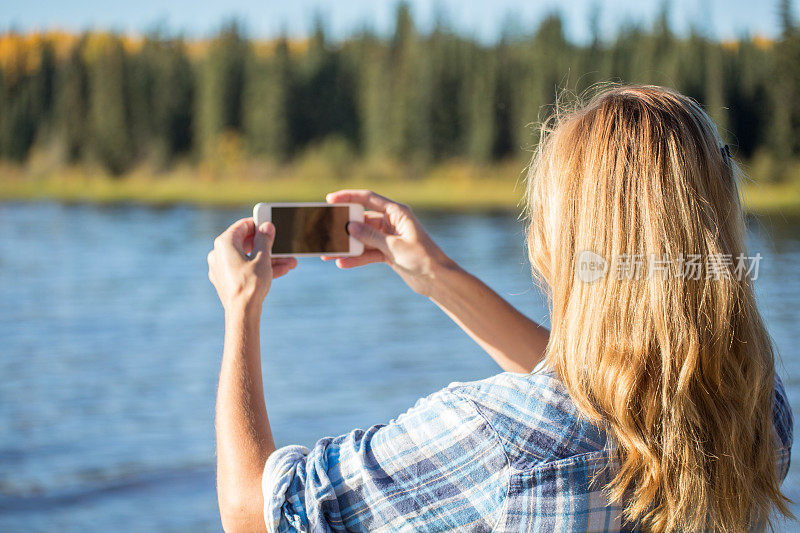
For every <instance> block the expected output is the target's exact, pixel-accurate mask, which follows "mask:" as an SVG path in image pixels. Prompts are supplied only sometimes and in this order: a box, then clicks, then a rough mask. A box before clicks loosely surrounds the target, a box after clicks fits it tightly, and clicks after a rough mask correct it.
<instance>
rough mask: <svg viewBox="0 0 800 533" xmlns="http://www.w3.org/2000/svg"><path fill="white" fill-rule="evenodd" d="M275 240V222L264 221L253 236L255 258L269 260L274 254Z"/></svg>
mask: <svg viewBox="0 0 800 533" xmlns="http://www.w3.org/2000/svg"><path fill="white" fill-rule="evenodd" d="M274 241H275V224H273V223H272V222H264V223H263V224H261V225H260V226H259V227H258V229H257V230H256V235H255V237H253V259H255V260H256V261H261V260H263V259H266V260H267V261H269V259H270V255H271V254H272V243H273V242H274Z"/></svg>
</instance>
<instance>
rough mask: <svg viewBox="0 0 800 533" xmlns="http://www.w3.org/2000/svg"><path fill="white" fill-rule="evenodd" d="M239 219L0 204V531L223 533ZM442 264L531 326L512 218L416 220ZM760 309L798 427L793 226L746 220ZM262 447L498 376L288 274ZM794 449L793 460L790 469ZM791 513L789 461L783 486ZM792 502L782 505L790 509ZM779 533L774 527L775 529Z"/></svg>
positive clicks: (435, 328) (463, 340)
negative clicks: (229, 293) (228, 338)
mask: <svg viewBox="0 0 800 533" xmlns="http://www.w3.org/2000/svg"><path fill="white" fill-rule="evenodd" d="M247 215H248V210H247V209H239V210H216V209H202V208H194V207H172V208H163V209H159V208H147V207H141V206H108V207H102V206H99V207H98V206H85V205H61V204H51V203H39V204H0V531H110V530H113V531H139V530H151V531H152V530H157V531H174V532H178V531H193V532H194V531H219V530H220V526H219V516H218V512H217V504H216V494H215V489H214V473H213V468H214V433H213V417H214V395H215V388H216V381H217V373H218V371H219V362H220V353H221V347H222V327H223V322H222V310H221V307H220V305H219V302H218V300H217V298H216V295H215V294H214V291H213V288H212V287H211V285H210V284H209V282H208V279H207V277H206V273H207V267H206V253H207V252H208V250H209V249H210V247H211V243H212V240H213V238H214V237H215V236H216V235H217V234H218V233H219V232H220V231H222V230H223V229H224V228H225V227H226V226H227V225H228V224H229V223H230V222H232V221H233V220H235V219H236V218H239V217H242V216H247ZM420 218H421V219H422V220H423V222H424V223H425V224H426V226H427V227H428V229H429V230H430V232H431V233H432V234H433V236H434V237H435V238H436V239H437V241H438V242H439V243H440V244H441V246H442V247H443V248H444V249H445V251H446V252H448V253H449V254H450V255H451V256H452V257H453V258H455V259H456V260H458V261H459V262H460V263H461V264H462V265H464V266H465V267H466V268H468V269H469V270H471V271H472V272H473V273H474V274H476V275H478V276H479V277H481V278H482V279H483V280H484V281H486V282H487V283H488V284H489V285H490V286H492V287H493V288H494V289H495V290H497V291H498V292H499V293H500V294H501V295H503V296H504V297H506V298H507V299H508V300H509V301H510V302H511V303H512V304H513V305H515V306H517V307H518V308H520V309H521V310H523V311H524V312H526V313H528V314H529V315H530V316H531V317H532V318H534V319H536V320H539V321H544V322H545V323H547V316H546V307H545V305H544V301H543V298H542V297H541V295H540V294H539V293H538V292H537V291H536V290H535V289H533V287H532V284H531V279H530V274H529V268H528V265H527V263H526V259H525V252H524V248H523V234H522V226H521V224H520V223H519V222H518V221H517V220H516V218H515V217H514V216H513V215H512V214H493V215H487V214H452V213H422V214H421V215H420ZM749 229H750V247H751V251H752V252H760V253H761V254H762V256H764V259H763V260H762V262H761V265H760V277H759V280H758V282H757V287H758V294H759V298H760V305H761V309H762V311H763V313H764V315H765V317H766V320H767V324H768V326H769V329H770V331H771V333H772V335H773V336H774V338H775V341H776V344H777V346H778V350H779V352H780V355H781V357H782V363H779V373H780V374H781V376H782V377H783V378H784V382H785V384H786V386H787V389H788V393H789V398H790V401H791V402H792V406H793V408H794V412H795V413H796V414H798V413H800V343H798V342H797V340H796V338H795V331H796V328H797V325H798V323H799V322H800V279H799V278H798V265H799V264H800V221H787V220H784V219H782V218H780V217H773V218H762V219H753V220H751V221H750V223H749ZM262 327H263V334H262V337H263V339H262V342H263V346H262V353H263V361H264V364H263V365H264V380H265V390H266V394H267V404H268V407H269V414H270V420H271V421H272V424H273V431H274V434H275V438H276V440H277V441H278V445H284V444H292V443H300V444H306V445H310V444H312V443H313V442H314V441H315V440H317V439H318V438H320V437H323V436H326V435H337V434H340V433H343V432H346V431H348V430H350V429H352V428H354V427H365V426H369V425H372V424H375V423H380V422H386V421H388V420H389V419H391V418H393V417H394V416H396V415H397V414H399V413H401V412H403V411H405V410H406V409H407V408H408V407H410V406H411V405H412V404H413V403H414V401H415V400H416V399H418V398H420V397H422V396H424V395H427V394H430V393H432V392H434V391H436V390H438V389H439V388H441V387H443V386H445V385H447V384H448V383H450V382H451V381H467V380H473V379H481V378H484V377H487V376H490V375H493V374H495V373H497V372H499V369H498V367H496V366H495V364H494V363H493V362H492V361H491V360H490V359H489V357H488V356H486V355H485V354H484V353H483V352H482V351H481V350H480V349H479V348H478V347H477V346H476V345H474V344H473V343H472V342H471V341H470V340H469V339H468V338H467V337H466V336H465V335H464V334H463V333H462V332H461V331H460V330H459V329H458V328H457V327H456V326H455V325H454V324H453V323H451V322H450V321H449V319H447V318H446V317H445V316H444V315H443V314H442V313H441V312H440V311H439V310H438V308H436V307H435V306H434V305H433V304H432V303H430V302H429V301H427V300H425V299H424V298H421V297H419V296H417V295H415V294H413V293H412V292H411V291H410V290H408V289H407V288H406V287H405V285H403V283H402V282H401V281H400V280H399V279H398V278H397V277H396V276H395V275H394V273H393V272H392V271H391V270H390V269H389V268H388V267H386V266H384V265H378V266H372V267H368V268H363V269H356V270H352V271H339V270H338V269H336V267H335V266H334V265H332V264H327V263H322V262H321V261H319V260H317V259H306V260H303V261H301V263H300V266H299V267H298V268H297V269H296V270H295V271H293V272H291V273H290V275H288V276H286V277H285V278H281V279H279V280H277V281H276V282H275V283H274V284H273V288H272V292H271V293H270V295H269V296H268V300H267V303H266V305H265V308H264V316H263V320H262ZM796 452H797V447H795V454H794V455H795V457H798V456H797V454H796ZM784 488H785V489H786V492H787V493H788V495H789V496H790V497H791V498H793V499H795V500H797V501H800V466H798V462H797V461H796V462H795V464H794V465H793V466H792V469H791V471H790V473H789V478H788V479H787V481H786V482H785V484H784ZM798 511H800V507H795V512H796V513H798ZM786 529H789V527H786Z"/></svg>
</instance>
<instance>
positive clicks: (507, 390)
mask: <svg viewBox="0 0 800 533" xmlns="http://www.w3.org/2000/svg"><path fill="white" fill-rule="evenodd" d="M447 390H448V391H449V392H450V393H452V394H455V395H458V396H460V397H462V398H465V399H467V400H469V401H470V402H472V403H473V404H474V405H475V408H476V409H477V410H478V412H480V414H481V415H482V416H483V417H484V418H485V419H486V421H487V422H488V423H489V425H490V426H491V427H492V428H493V429H494V431H495V432H496V433H497V436H498V438H499V439H500V441H501V442H502V443H503V446H504V448H505V449H506V453H507V455H508V456H509V459H510V461H511V463H512V465H513V466H514V467H515V468H517V469H520V470H527V469H529V468H533V467H535V466H538V465H540V464H543V463H546V462H549V461H556V460H560V459H565V458H567V457H571V456H574V455H579V454H584V453H590V452H596V451H602V450H603V449H604V446H605V445H606V435H605V432H603V431H602V430H601V429H599V428H597V427H596V426H594V425H593V424H591V423H590V422H588V421H587V420H586V419H585V418H583V417H581V416H580V413H579V411H578V409H577V407H576V406H575V404H574V403H573V402H572V400H571V399H570V397H569V394H568V393H567V390H566V388H565V387H564V385H563V383H562V382H561V380H560V379H559V378H558V376H557V375H556V374H555V373H553V372H552V371H550V370H548V369H546V368H540V369H537V370H535V371H534V372H531V373H530V374H519V373H513V372H505V373H502V374H498V375H496V376H492V377H490V378H487V379H483V380H480V381H473V382H465V383H451V384H450V386H448V387H447Z"/></svg>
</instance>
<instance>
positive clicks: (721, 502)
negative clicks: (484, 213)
mask: <svg viewBox="0 0 800 533" xmlns="http://www.w3.org/2000/svg"><path fill="white" fill-rule="evenodd" d="M557 109H558V106H557ZM720 147H721V141H720V138H719V135H718V133H717V130H716V127H715V126H714V124H713V122H712V121H711V119H710V118H709V117H708V115H707V114H706V113H705V112H704V111H703V109H702V108H701V107H700V106H699V105H698V104H697V103H696V102H695V101H694V100H692V99H691V98H688V97H686V96H683V95H681V94H679V93H677V92H675V91H672V90H670V89H665V88H662V87H656V86H621V87H612V88H610V89H606V90H604V91H603V92H601V93H600V94H598V95H597V96H595V97H594V98H593V99H592V100H591V101H590V102H589V103H588V104H587V105H585V106H575V107H574V108H573V109H572V110H570V111H564V110H563V109H560V110H557V111H556V113H555V114H554V115H553V116H552V117H551V118H550V119H548V120H547V121H546V122H545V123H544V124H543V126H542V129H541V137H540V141H539V145H538V148H537V149H536V152H535V155H534V158H533V162H532V164H531V167H530V169H529V173H528V192H527V200H528V216H529V227H528V248H529V255H530V259H531V263H532V265H533V269H534V273H535V275H536V276H537V277H538V278H539V279H540V280H542V281H543V282H544V286H545V288H546V290H547V293H548V296H549V303H550V307H551V309H550V311H551V321H552V331H551V336H550V342H549V344H548V347H547V352H546V360H547V362H548V363H549V365H550V366H551V367H552V368H554V369H555V370H556V372H557V373H558V374H559V375H560V377H561V378H562V380H563V381H564V383H565V385H566V388H567V390H568V391H569V394H570V396H571V397H572V399H573V400H574V402H575V403H576V405H577V406H578V408H579V410H580V411H581V412H582V414H584V415H585V416H586V417H588V419H590V420H592V421H595V422H596V423H598V424H601V425H602V427H605V428H606V430H607V433H608V434H609V437H610V442H613V443H614V450H615V451H614V453H615V459H616V461H615V464H616V466H615V470H614V472H615V475H614V478H613V480H612V481H611V483H610V484H609V485H608V487H607V489H608V496H609V498H610V500H612V501H618V502H622V505H623V509H624V511H623V519H624V520H627V521H630V522H635V523H639V524H640V525H642V526H643V527H645V528H646V529H648V530H652V531H675V530H690V531H699V530H715V531H746V530H748V529H750V528H753V527H763V526H765V525H766V524H767V523H771V515H772V510H773V509H774V508H777V509H778V510H779V511H780V512H781V513H783V514H784V515H787V516H790V515H791V513H790V511H789V509H788V507H787V502H788V500H787V499H786V498H785V497H784V496H783V495H782V494H781V492H780V480H779V479H778V474H777V471H776V464H775V459H776V455H775V453H776V449H775V442H774V439H776V438H777V437H776V436H774V429H773V417H772V407H773V405H772V403H773V394H774V354H773V348H772V343H771V340H770V338H769V336H768V334H767V331H766V328H765V327H764V324H763V322H762V319H761V316H760V315H759V312H758V309H757V308H756V302H755V297H754V294H753V287H752V282H751V280H750V279H749V277H748V276H741V275H738V274H737V273H735V272H734V268H735V267H736V262H737V258H738V257H740V255H744V254H746V249H745V226H744V216H743V213H742V208H741V205H740V201H739V193H738V190H737V185H736V177H737V172H738V170H737V167H736V165H735V163H734V162H733V161H732V160H731V159H730V156H729V155H728V154H727V153H726V149H721V148H720ZM584 250H590V251H592V252H594V253H596V254H598V255H599V256H602V257H603V258H605V259H606V261H608V262H609V263H611V264H612V265H613V261H614V259H615V258H624V257H627V258H653V257H656V258H668V259H672V260H677V259H679V258H681V257H683V258H684V259H685V258H687V257H688V256H689V254H699V255H700V256H701V257H702V258H703V261H706V260H707V259H708V258H710V257H712V256H715V257H723V258H724V257H728V258H731V264H723V267H722V269H723V270H724V271H720V272H721V273H720V275H715V276H710V277H709V276H707V275H706V272H703V273H702V276H700V277H699V279H693V277H694V276H681V275H677V274H678V273H677V272H676V271H675V270H672V271H670V272H669V273H668V274H664V273H661V272H650V273H647V272H645V273H644V274H643V275H641V276H640V277H638V279H637V278H636V277H635V276H630V275H628V276H620V275H618V272H617V273H615V272H613V271H609V272H607V273H606V275H605V276H601V277H600V279H598V280H596V281H594V282H591V283H588V282H582V281H581V280H580V279H579V278H578V277H577V276H576V270H575V269H576V258H577V257H578V255H579V253H580V252H582V251H584ZM675 263H677V261H675V262H674V263H673V266H674V264H675ZM722 263H725V261H724V260H723V261H722ZM607 264H608V263H607ZM617 264H618V265H619V263H617ZM667 264H668V263H667ZM629 266H630V265H629ZM629 274H635V272H633V271H630V272H629ZM739 274H741V273H739ZM629 277H630V278H631V279H628V278H629ZM620 278H622V279H620Z"/></svg>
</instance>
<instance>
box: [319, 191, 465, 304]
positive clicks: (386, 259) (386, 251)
mask: <svg viewBox="0 0 800 533" xmlns="http://www.w3.org/2000/svg"><path fill="white" fill-rule="evenodd" d="M326 200H327V201H328V203H330V204H338V203H356V204H361V205H363V206H364V208H365V209H366V210H367V211H365V213H364V223H363V224H362V223H361V222H350V223H348V225H347V231H348V232H349V233H350V235H352V236H353V237H355V238H356V239H358V240H359V241H361V242H363V243H364V253H363V254H362V255H360V256H357V257H340V258H338V259H336V265H337V266H338V267H339V268H353V267H358V266H363V265H368V264H370V263H381V262H383V263H388V264H389V265H390V266H391V267H392V268H393V269H394V271H395V272H397V273H398V274H399V275H400V277H401V278H403V281H405V282H406V284H408V286H409V287H411V288H412V289H413V290H414V291H415V292H417V293H419V294H422V295H423V296H428V297H430V296H431V295H432V293H433V288H434V281H435V279H436V275H437V271H438V270H439V269H440V268H450V267H453V266H455V264H454V263H453V261H452V260H451V259H450V258H449V257H447V255H445V253H444V252H442V250H441V249H440V248H439V247H438V246H437V245H436V243H434V242H433V239H431V238H430V236H429V235H428V232H427V231H425V228H423V227H422V224H420V222H419V220H417V217H415V216H414V213H412V212H411V208H409V207H408V206H406V205H403V204H400V203H397V202H393V201H392V200H389V199H388V198H384V197H383V196H381V195H379V194H376V193H374V192H372V191H367V190H343V191H337V192H332V193H330V194H329V195H328V196H327V198H326ZM322 258H323V259H324V260H326V261H327V260H331V259H334V257H331V256H323V257H322Z"/></svg>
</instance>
